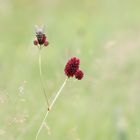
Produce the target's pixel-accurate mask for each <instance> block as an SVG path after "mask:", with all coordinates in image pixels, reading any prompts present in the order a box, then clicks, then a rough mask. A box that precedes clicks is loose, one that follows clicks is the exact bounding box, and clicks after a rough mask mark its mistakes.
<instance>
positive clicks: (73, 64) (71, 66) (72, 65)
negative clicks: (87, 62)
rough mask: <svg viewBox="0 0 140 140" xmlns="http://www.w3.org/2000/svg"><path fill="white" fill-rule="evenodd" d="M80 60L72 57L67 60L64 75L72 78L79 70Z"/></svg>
mask: <svg viewBox="0 0 140 140" xmlns="http://www.w3.org/2000/svg"><path fill="white" fill-rule="evenodd" d="M79 64H80V59H79V58H76V57H73V58H71V59H70V60H68V62H67V64H66V66H65V69H64V71H65V74H66V75H67V76H68V77H73V76H74V75H75V73H76V71H77V70H78V69H79Z"/></svg>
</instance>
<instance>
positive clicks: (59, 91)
mask: <svg viewBox="0 0 140 140" xmlns="http://www.w3.org/2000/svg"><path fill="white" fill-rule="evenodd" d="M67 80H68V78H66V79H65V81H64V83H63V84H62V86H61V87H60V89H59V90H58V92H57V93H56V95H55V97H54V99H53V101H52V103H51V105H50V107H49V108H48V110H47V112H46V115H45V117H44V119H43V121H42V123H41V125H40V127H39V129H38V131H37V134H36V138H35V140H37V139H38V136H39V134H40V132H41V130H42V128H43V125H44V123H45V120H46V119H47V116H48V114H49V112H50V110H51V109H52V107H53V105H54V103H55V101H56V99H57V98H58V96H59V95H60V93H61V91H62V90H63V88H64V87H65V85H66V82H67Z"/></svg>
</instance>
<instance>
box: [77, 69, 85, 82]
mask: <svg viewBox="0 0 140 140" xmlns="http://www.w3.org/2000/svg"><path fill="white" fill-rule="evenodd" d="M83 76H84V73H83V71H82V70H79V69H78V70H77V71H76V73H75V78H76V79H78V80H81V79H82V78H83Z"/></svg>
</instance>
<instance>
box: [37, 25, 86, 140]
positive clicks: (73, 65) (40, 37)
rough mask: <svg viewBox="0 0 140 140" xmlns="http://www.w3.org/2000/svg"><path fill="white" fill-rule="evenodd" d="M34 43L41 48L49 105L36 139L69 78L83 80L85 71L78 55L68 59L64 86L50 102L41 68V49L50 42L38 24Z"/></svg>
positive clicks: (43, 86) (41, 80) (42, 83)
mask: <svg viewBox="0 0 140 140" xmlns="http://www.w3.org/2000/svg"><path fill="white" fill-rule="evenodd" d="M34 45H36V46H37V47H38V49H39V73H40V82H41V85H42V90H43V93H44V95H45V98H46V101H47V105H48V110H47V112H46V114H45V116H44V119H43V120H42V122H41V125H40V127H39V129H38V131H37V133H36V137H35V140H37V139H38V136H39V134H40V132H41V130H42V128H43V124H44V123H45V121H46V119H47V116H48V114H49V112H50V111H51V109H52V107H53V105H54V103H55V101H56V100H57V98H58V96H59V95H60V93H61V91H62V90H63V88H64V87H65V85H66V83H67V81H68V79H70V78H72V77H75V78H76V79H78V80H81V79H82V78H83V76H84V73H83V71H82V70H80V69H79V66H80V59H79V58H77V57H72V58H71V59H69V60H68V62H67V63H66V65H65V67H64V73H65V75H66V79H65V80H64V82H63V84H62V86H61V87H60V89H59V90H58V92H57V93H56V95H55V97H54V99H53V100H52V102H51V103H49V101H48V96H47V94H46V90H45V85H44V82H43V78H42V69H41V50H42V48H44V47H46V46H48V45H49V42H48V40H47V38H46V35H45V33H44V28H40V27H38V26H36V39H35V40H34Z"/></svg>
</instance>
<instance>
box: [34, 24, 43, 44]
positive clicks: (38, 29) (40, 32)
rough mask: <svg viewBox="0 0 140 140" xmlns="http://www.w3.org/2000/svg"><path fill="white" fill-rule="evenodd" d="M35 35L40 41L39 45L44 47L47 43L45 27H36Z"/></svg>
mask: <svg viewBox="0 0 140 140" xmlns="http://www.w3.org/2000/svg"><path fill="white" fill-rule="evenodd" d="M35 33H36V37H37V40H38V44H39V45H43V44H44V43H45V42H46V35H45V33H44V26H43V27H39V26H38V25H35ZM44 45H45V44H44Z"/></svg>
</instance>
